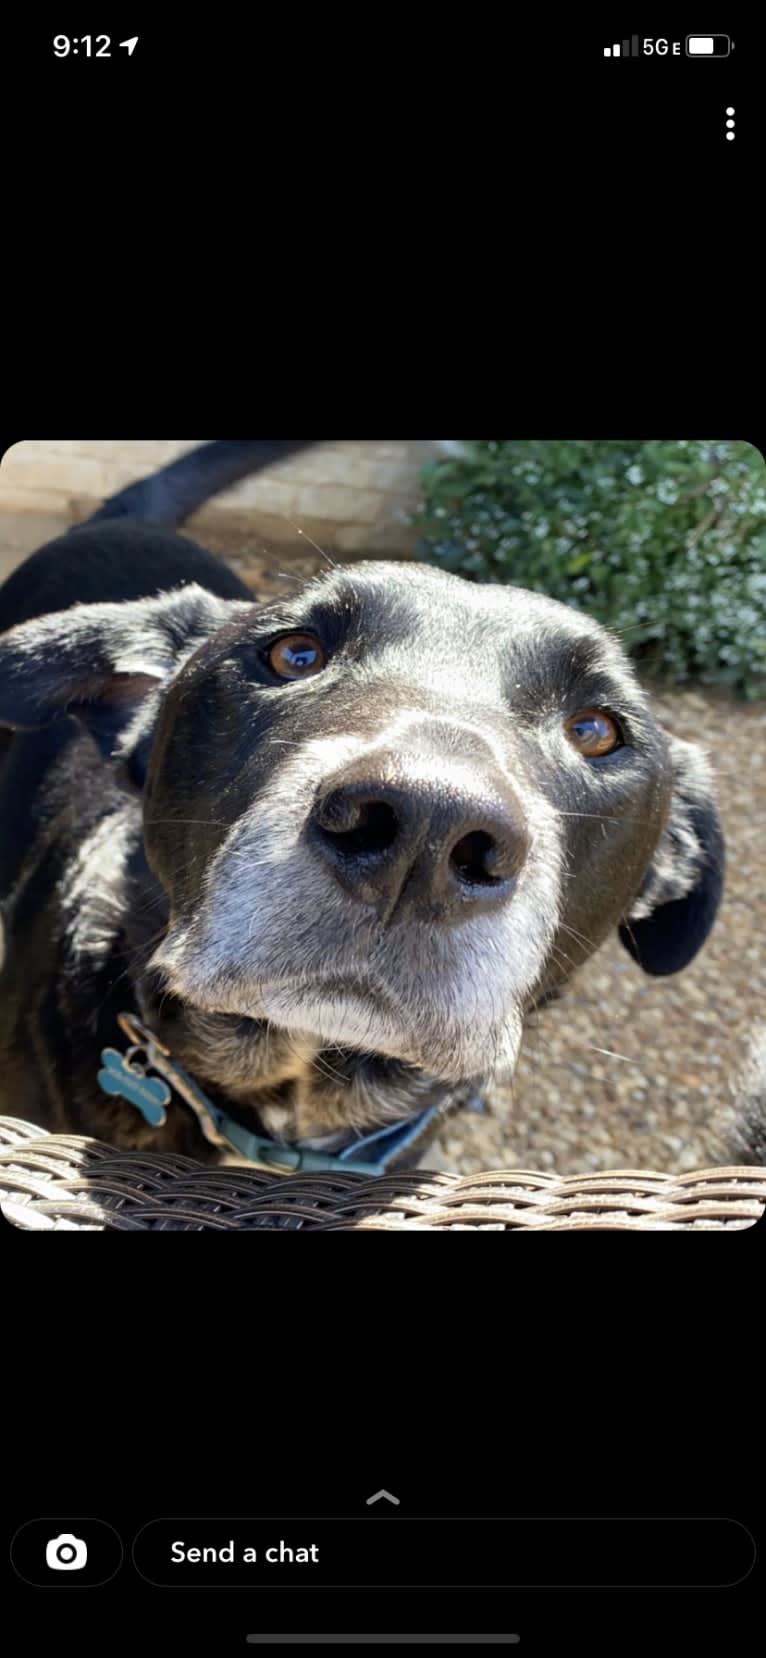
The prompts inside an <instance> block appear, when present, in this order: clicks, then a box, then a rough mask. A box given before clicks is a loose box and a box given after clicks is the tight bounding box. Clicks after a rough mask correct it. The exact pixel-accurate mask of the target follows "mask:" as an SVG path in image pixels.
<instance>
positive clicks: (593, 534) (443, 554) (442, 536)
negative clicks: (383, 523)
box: [414, 440, 766, 698]
mask: <svg viewBox="0 0 766 1658" xmlns="http://www.w3.org/2000/svg"><path fill="white" fill-rule="evenodd" d="M422 482H423V493H424V501H423V506H422V508H421V509H420V510H419V512H418V513H417V514H416V515H415V519H414V522H415V523H416V524H417V526H418V528H419V530H420V534H421V542H420V552H421V556H423V557H425V558H427V559H428V560H429V561H431V562H433V563H437V564H441V565H443V566H444V567H445V568H446V569H448V570H454V571H456V572H457V573H458V574H460V575H462V576H467V577H469V579H470V578H472V579H474V580H476V581H492V582H513V583H514V584H515V585H517V586H519V587H531V588H535V589H537V590H538V591H540V592H543V593H548V594H549V595H550V596H551V598H555V599H562V600H563V601H564V603H565V604H569V605H574V606H575V607H576V608H577V609H581V610H586V611H587V612H588V613H589V614H590V615H591V616H595V617H596V618H597V619H598V620H599V621H601V622H605V623H606V624H607V626H608V627H611V628H613V629H615V630H616V631H617V632H619V633H620V634H621V636H622V637H623V641H624V644H625V646H626V648H627V649H628V650H629V651H630V652H631V653H632V654H633V655H634V656H635V657H636V659H637V666H639V667H640V669H641V670H642V671H643V672H645V673H647V674H654V675H658V676H662V677H664V678H667V679H672V680H688V679H698V680H701V681H702V682H704V683H706V684H719V685H727V686H730V687H731V688H732V689H733V690H735V691H737V692H738V693H739V694H740V695H743V696H746V697H748V698H755V697H760V696H766V468H765V467H764V461H763V457H762V456H761V455H760V454H759V452H758V450H757V449H754V448H752V447H751V446H750V445H749V444H746V443H728V442H727V443H697V442H686V443H680V442H660V443H627V442H623V443H612V442H609V443H589V442H584V441H579V440H578V441H575V442H571V443H562V442H550V443H549V442H530V443H517V442H506V441H500V440H498V441H495V442H481V443H480V442H472V443H467V444H466V455H465V458H461V459H449V460H438V461H432V462H430V463H429V465H428V466H426V467H425V469H424V472H423V478H422Z"/></svg>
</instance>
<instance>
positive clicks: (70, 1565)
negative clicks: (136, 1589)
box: [11, 1516, 123, 1589]
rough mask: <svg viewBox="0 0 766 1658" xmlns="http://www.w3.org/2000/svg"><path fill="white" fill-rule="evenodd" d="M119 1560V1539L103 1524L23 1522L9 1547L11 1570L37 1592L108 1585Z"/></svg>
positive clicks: (70, 1520)
mask: <svg viewBox="0 0 766 1658" xmlns="http://www.w3.org/2000/svg"><path fill="white" fill-rule="evenodd" d="M122 1556H123V1550H122V1542H121V1539H120V1538H119V1537H118V1535H117V1532H116V1531H115V1529H114V1527H113V1526H110V1525H108V1524H107V1522H106V1521H105V1520H95V1519H87V1520H86V1519H81V1520H76V1519H73V1518H71V1517H69V1516H67V1517H66V1518H65V1519H60V1518H58V1517H53V1518H49V1519H41V1520H27V1522H26V1524H25V1525H23V1526H19V1529H18V1531H17V1532H16V1534H15V1536H14V1538H13V1541H12V1543H11V1563H12V1565H13V1567H14V1570H15V1571H16V1572H17V1573H18V1575H19V1577H21V1578H23V1579H24V1582H25V1583H31V1584H33V1585H34V1587H35V1588H38V1589H87V1588H91V1587H93V1586H94V1585H96V1584H99V1583H108V1582H109V1579H110V1578H111V1577H114V1575H115V1573H116V1572H118V1571H119V1569H120V1566H121V1565H122Z"/></svg>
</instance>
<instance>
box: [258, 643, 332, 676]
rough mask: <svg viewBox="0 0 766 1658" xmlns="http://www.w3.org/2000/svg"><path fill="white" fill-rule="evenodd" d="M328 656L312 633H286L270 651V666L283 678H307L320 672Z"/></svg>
mask: <svg viewBox="0 0 766 1658" xmlns="http://www.w3.org/2000/svg"><path fill="white" fill-rule="evenodd" d="M326 661H327V658H326V656H325V653H324V651H323V650H322V647H321V645H320V644H319V642H318V640H316V639H314V637H313V636H312V634H310V633H286V634H283V635H282V638H281V639H277V640H276V641H275V643H274V644H273V645H271V646H270V648H269V651H268V662H269V667H271V668H273V670H274V673H275V674H279V675H280V677H281V678H282V679H307V678H308V676H309V674H318V673H319V672H320V670H321V669H322V668H323V667H324V665H325V663H326Z"/></svg>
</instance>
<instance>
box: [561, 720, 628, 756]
mask: <svg viewBox="0 0 766 1658" xmlns="http://www.w3.org/2000/svg"><path fill="white" fill-rule="evenodd" d="M564 730H565V732H566V734H567V736H568V738H569V741H570V743H572V744H573V746H574V747H575V748H576V749H577V751H578V753H579V754H584V755H585V756H586V758H587V759H592V758H593V757H594V756H598V755H599V754H611V752H612V749H615V748H620V747H621V744H622V737H621V736H620V731H619V728H618V725H617V722H616V720H613V719H612V716H611V714H605V713H604V712H603V711H602V709H600V708H582V709H581V710H580V712H579V713H578V714H573V715H572V718H571V719H569V720H566V721H565V724H564Z"/></svg>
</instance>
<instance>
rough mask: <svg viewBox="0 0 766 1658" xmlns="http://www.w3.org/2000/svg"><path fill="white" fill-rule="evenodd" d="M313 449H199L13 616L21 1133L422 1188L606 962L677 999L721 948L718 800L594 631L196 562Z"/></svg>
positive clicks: (9, 1102) (9, 749)
mask: <svg viewBox="0 0 766 1658" xmlns="http://www.w3.org/2000/svg"><path fill="white" fill-rule="evenodd" d="M311 447H313V446H312V445H311V444H309V443H306V444H296V443H281V444H280V443H276V442H270V443H258V444H255V443H252V444H251V443H248V444H245V443H241V444H229V443H222V442H221V443H210V444H208V445H206V446H204V447H203V448H202V449H199V450H195V451H192V453H191V455H189V456H186V457H185V458H184V460H183V462H181V463H176V467H175V472H174V469H173V467H172V466H171V467H169V468H166V469H164V471H162V472H160V473H158V474H157V475H156V476H155V477H153V478H150V479H148V480H146V481H142V482H141V483H140V484H138V485H137V486H134V487H133V488H132V489H129V490H127V491H125V492H123V494H122V495H120V496H118V497H115V498H114V499H113V500H112V501H107V502H106V503H105V504H104V506H103V507H102V508H101V509H100V510H99V511H98V512H97V513H96V514H95V515H94V516H93V517H92V519H91V520H90V521H89V522H87V523H85V524H84V525H82V526H81V527H77V528H75V529H73V530H72V531H71V532H69V533H68V534H66V535H65V536H62V537H60V538H58V539H57V540H55V541H53V542H52V543H49V544H48V545H47V546H45V547H43V548H42V549H40V550H39V551H38V552H36V553H34V554H32V555H31V557H29V558H28V559H26V560H25V562H24V563H22V564H21V565H20V566H19V567H18V569H16V570H15V571H14V572H13V573H12V574H11V575H10V577H9V578H8V579H7V580H6V582H5V583H4V585H3V586H2V587H0V795H1V807H2V810H1V814H0V816H1V821H2V830H1V831H0V903H1V905H2V908H1V909H0V917H1V925H2V958H3V959H2V972H1V973H0V1110H2V1111H4V1112H6V1113H9V1114H10V1113H13V1114H15V1115H18V1116H20V1117H23V1118H24V1119H26V1120H28V1121H30V1122H34V1123H39V1124H40V1125H41V1126H43V1127H45V1128H47V1129H50V1130H52V1131H53V1132H58V1133H79V1134H89V1135H94V1136H96V1137H98V1138H100V1139H102V1140H106V1141H107V1142H109V1143H110V1144H113V1145H115V1146H121V1147H128V1148H129V1147H138V1146H151V1147H153V1148H156V1149H158V1150H175V1151H181V1152H185V1153H187V1154H188V1155H190V1156H193V1157H195V1158H202V1159H209V1160H219V1159H221V1158H222V1157H223V1158H225V1159H226V1160H232V1157H233V1158H234V1159H236V1158H237V1157H238V1156H242V1157H243V1158H245V1159H246V1158H247V1157H248V1156H250V1157H252V1156H253V1151H252V1148H253V1147H254V1146H255V1147H257V1148H260V1150H261V1151H262V1150H263V1146H264V1144H265V1143H270V1144H271V1145H273V1146H274V1147H275V1148H277V1153H276V1154H277V1155H278V1153H279V1148H283V1149H286V1148H289V1149H292V1150H297V1151H298V1152H299V1153H301V1154H304V1155H305V1154H314V1155H315V1156H316V1157H320V1158H321V1157H324V1156H326V1157H329V1158H331V1159H332V1158H338V1157H344V1156H346V1157H348V1159H349V1165H348V1166H349V1167H353V1166H354V1157H355V1155H356V1156H359V1154H360V1152H361V1154H362V1155H365V1154H367V1155H371V1154H372V1153H371V1152H370V1148H371V1147H372V1149H373V1151H374V1152H375V1153H376V1154H377V1153H379V1152H380V1151H381V1149H382V1148H383V1149H384V1150H385V1167H400V1166H411V1165H414V1164H416V1163H417V1162H418V1161H419V1159H420V1158H421V1157H422V1156H423V1153H424V1151H425V1149H426V1147H427V1145H428V1143H429V1140H430V1138H431V1137H432V1135H433V1134H434V1132H436V1131H437V1130H438V1128H439V1126H440V1125H441V1123H442V1121H443V1120H444V1118H445V1117H447V1116H449V1115H450V1114H451V1113H453V1112H455V1111H457V1110H458V1109H459V1108H460V1107H461V1106H462V1105H464V1104H465V1103H466V1102H467V1101H469V1100H470V1099H471V1098H472V1097H473V1096H475V1095H476V1094H477V1092H478V1093H480V1092H481V1090H482V1089H484V1088H485V1087H486V1086H487V1084H488V1083H489V1082H490V1081H492V1080H493V1079H501V1080H503V1079H509V1078H511V1077H512V1075H513V1072H514V1069H515V1066H516V1064H517V1059H518V1055H519V1049H520V1044H521V1039H522V1033H523V1030H524V1027H525V1023H526V1021H527V1020H528V1019H529V1017H530V1016H531V1015H532V1014H533V1013H534V1011H535V1010H536V1009H538V1008H540V1007H542V1006H545V1005H547V1003H548V1002H550V1001H551V1000H553V999H555V998H558V997H559V996H561V995H562V993H565V991H566V986H567V983H568V981H569V979H570V978H571V977H572V975H573V974H574V973H575V972H576V971H577V970H578V969H580V968H581V967H582V966H583V965H584V964H586V963H587V962H588V961H589V960H590V958H591V957H592V956H593V954H594V952H595V951H596V950H597V949H598V948H599V946H600V945H601V944H602V943H603V942H604V941H605V940H606V939H608V938H609V937H611V936H615V935H616V936H617V937H618V938H619V940H620V942H621V944H622V946H623V947H624V949H625V951H626V952H627V953H628V956H629V957H630V958H632V960H633V961H634V962H635V963H637V964H638V966H639V968H640V969H641V970H642V971H643V973H644V974H647V975H650V976H652V977H664V976H666V975H671V974H676V973H680V972H682V971H683V970H684V969H685V967H686V966H687V965H688V964H689V963H691V962H692V961H693V960H694V958H695V957H696V955H697V953H698V952H699V951H700V949H701V948H702V946H703V945H704V943H705V941H706V939H707V938H708V935H709V934H710V931H711V929H712V928H713V926H714V923H715V919H716V914H717V911H718V907H719V903H720V899H721V893H722V886H723V879H724V862H725V854H724V840H723V834H722V829H721V821H720V814H719V807H718V803H717V793H716V786H715V781H714V775H713V768H712V767H711V764H710V761H709V759H708V757H707V755H706V753H705V750H704V748H703V747H702V746H700V745H699V744H697V743H694V742H689V741H686V740H683V739H681V738H679V737H677V736H674V735H672V734H671V733H670V732H669V731H668V730H666V729H665V728H664V727H663V724H662V722H661V720H660V719H659V718H658V717H657V714H656V713H655V711H654V708H653V704H652V699H651V697H650V696H649V695H648V694H647V691H646V690H645V688H644V687H643V686H642V684H641V683H640V681H639V678H638V676H637V674H636V672H635V670H634V667H633V666H632V664H631V662H630V661H629V659H628V656H627V654H626V652H625V650H624V649H623V647H622V645H621V644H620V642H619V641H618V640H617V639H616V638H615V637H614V636H613V635H612V634H611V633H610V632H609V631H608V629H606V628H605V627H603V626H602V625H600V624H599V623H598V622H596V621H594V620H593V619H591V618H590V617H588V616H585V615H583V614H582V613H580V612H578V611H576V610H574V609H571V608H569V607H568V606H566V605H564V604H562V603H560V602H558V601H557V600H554V599H550V598H548V597H546V596H545V595H544V594H541V593H539V592H533V591H529V590H525V589H524V588H518V587H513V586H507V585H499V584H485V583H480V582H468V581H465V580H464V579H462V578H461V577H460V576H457V575H452V574H449V573H447V572H445V571H444V570H439V569H435V568H431V567H428V566H425V565H422V564H415V563H403V562H395V561H393V560H391V561H385V562H383V561H381V562H377V561H374V560H370V561H364V560H362V561H357V562H354V563H353V564H351V565H349V566H341V565H337V564H335V563H334V562H333V561H332V560H330V559H328V560H327V563H326V567H324V568H323V569H322V570H321V572H320V573H318V574H316V575H314V576H312V577H311V578H310V579H308V580H306V581H305V582H296V583H294V584H293V586H292V588H291V589H290V590H289V591H287V592H285V593H284V594H282V595H281V596H279V597H276V598H268V599H266V600H265V601H263V602H261V601H259V600H257V599H256V598H255V597H254V595H253V593H252V592H251V590H250V589H249V588H248V587H247V586H246V585H245V584H244V582H242V581H240V580H239V578H238V577H237V575H236V574H235V573H234V572H233V571H232V570H231V569H229V568H228V567H227V566H226V564H224V563H223V562H222V561H221V560H219V559H217V558H216V557H214V555H212V554H211V553H208V552H206V551H205V550H204V549H202V548H201V547H198V546H197V545H196V544H195V543H193V542H192V541H190V540H188V539H187V538H185V537H184V536H182V535H179V534H177V533H175V529H174V526H175V525H176V524H178V523H180V522H183V521H184V520H185V518H186V517H187V516H188V514H189V513H190V512H191V511H192V510H193V509H194V508H195V507H196V506H197V505H199V503H200V502H201V501H204V500H205V499H206V498H207V497H208V496H209V495H212V494H214V493H215V492H216V490H218V489H221V488H224V487H226V485H228V484H230V483H231V482H232V481H233V480H235V479H236V478H237V477H239V476H244V475H246V474H247V473H249V472H253V471H256V470H258V469H260V468H266V467H271V466H273V465H275V464H276V463H278V462H279V461H280V459H284V458H286V457H287V456H288V455H290V454H294V453H296V452H298V451H299V450H301V449H304V448H305V449H308V448H311ZM126 1016H128V1017H129V1018H132V1019H133V1020H134V1022H135V1023H134V1025H133V1026H132V1027H131V1026H130V1025H126V1024H125V1023H124V1022H123V1023H121V1020H123V1021H124V1019H125V1017H126ZM131 1029H132V1032H133V1035H134V1036H135V1035H137V1036H138V1040H137V1041H135V1042H134V1043H133V1044H132V1048H129V1045H128V1043H127V1042H126V1032H128V1031H130V1030H131ZM150 1044H154V1047H153V1049H152V1053H153V1055H154V1057H155V1058H156V1057H157V1056H158V1055H165V1056H166V1057H167V1056H169V1057H170V1059H171V1060H172V1062H173V1064H175V1065H176V1066H177V1067H178V1072H177V1073H175V1072H174V1071H173V1069H172V1066H171V1067H170V1068H169V1069H168V1070H167V1071H166V1076H167V1077H168V1078H169V1079H170V1084H171V1086H169V1087H168V1088H167V1089H166V1090H165V1093H164V1094H163V1091H162V1087H161V1086H160V1088H159V1090H158V1091H157V1094H156V1099H155V1100H154V1111H153V1108H152V1103H151V1095H152V1090H151V1087H150V1088H149V1089H148V1092H147V1088H146V1082H145V1081H144V1082H142V1081H141V1078H144V1076H145V1069H146V1067H145V1063H144V1064H142V1061H143V1062H145V1061H146V1058H147V1053H149V1047H150ZM126 1050H127V1058H125V1053H126ZM138 1051H140V1053H141V1061H138V1062H136V1060H135V1054H136V1053H137V1052H138ZM105 1054H109V1055H113V1056H114V1058H113V1059H111V1060H108V1061H105V1060H104V1058H103V1056H104V1055H105ZM131 1054H132V1056H133V1063H132V1064H131ZM110 1065H111V1067H112V1070H111V1075H110V1071H109V1067H110ZM105 1068H106V1069H105ZM105 1074H106V1077H107V1084H106V1086H105V1085H104V1082H103V1077H104V1075H105ZM100 1075H101V1078H102V1080H99V1077H100ZM176 1075H179V1076H180V1077H181V1079H182V1081H183V1082H184V1086H185V1089H186V1098H185V1099H184V1098H179V1097H177V1096H176V1095H175V1093H173V1089H172V1084H173V1082H174V1080H175V1077H176ZM137 1079H138V1080H137ZM149 1080H150V1081H151V1079H149ZM142 1093H143V1095H145V1096H146V1098H145V1099H143V1100H142ZM171 1093H173V1099H172V1103H170V1104H168V1103H167V1102H168V1099H169V1097H170V1095H171ZM193 1094H194V1095H195V1096H196V1098H200V1099H201V1100H202V1102H203V1112H202V1115H201V1114H200V1111H199V1110H197V1109H195V1108H194V1098H193ZM166 1105H167V1109H165V1107H166ZM190 1106H191V1107H192V1108H190ZM205 1110H207V1111H209V1113H210V1121H211V1122H212V1123H213V1125H214V1131H213V1132H211V1133H208V1132H206V1128H205V1119H204V1111H205ZM216 1125H217V1126H216ZM222 1125H223V1126H222ZM386 1136H388V1138H386Z"/></svg>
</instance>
